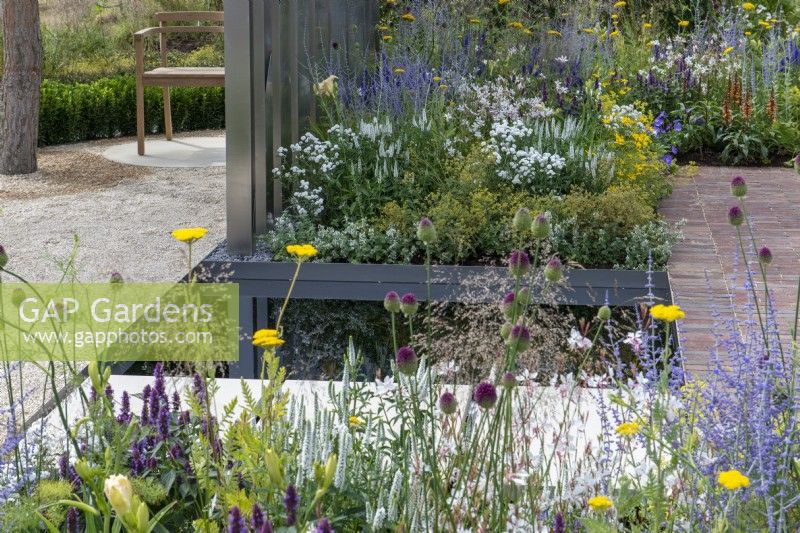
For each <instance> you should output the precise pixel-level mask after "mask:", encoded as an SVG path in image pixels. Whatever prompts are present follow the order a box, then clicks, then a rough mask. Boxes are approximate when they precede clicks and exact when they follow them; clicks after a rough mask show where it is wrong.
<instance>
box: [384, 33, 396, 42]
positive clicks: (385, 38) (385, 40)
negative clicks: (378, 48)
mask: <svg viewBox="0 0 800 533" xmlns="http://www.w3.org/2000/svg"><path fill="white" fill-rule="evenodd" d="M392 39H394V37H392V36H391V35H384V36H383V42H386V43H390V42H392Z"/></svg>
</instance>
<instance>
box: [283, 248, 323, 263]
mask: <svg viewBox="0 0 800 533" xmlns="http://www.w3.org/2000/svg"><path fill="white" fill-rule="evenodd" d="M286 252H287V253H288V254H289V255H293V256H295V257H296V258H298V259H300V260H301V261H302V260H305V259H310V258H312V257H314V256H315V255H317V249H316V248H314V246H313V245H311V244H290V245H288V246H287V247H286Z"/></svg>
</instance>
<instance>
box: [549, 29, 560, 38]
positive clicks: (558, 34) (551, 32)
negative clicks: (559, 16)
mask: <svg viewBox="0 0 800 533" xmlns="http://www.w3.org/2000/svg"><path fill="white" fill-rule="evenodd" d="M547 35H555V36H556V37H561V32H560V31H558V30H547Z"/></svg>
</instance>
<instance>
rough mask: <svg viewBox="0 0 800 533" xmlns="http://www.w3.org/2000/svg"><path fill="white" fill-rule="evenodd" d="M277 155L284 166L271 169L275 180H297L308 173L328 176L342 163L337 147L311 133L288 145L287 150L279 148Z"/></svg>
mask: <svg viewBox="0 0 800 533" xmlns="http://www.w3.org/2000/svg"><path fill="white" fill-rule="evenodd" d="M290 152H291V153H290ZM278 155H279V156H280V157H281V158H283V162H284V163H285V165H284V166H283V168H275V169H273V170H272V173H273V175H274V176H275V177H276V178H284V179H288V180H290V181H294V180H299V179H300V178H301V177H303V176H306V175H307V174H308V173H312V174H315V175H323V176H324V175H328V174H329V173H331V172H333V171H334V170H336V169H337V168H339V166H340V165H341V163H342V160H341V157H340V155H339V145H338V144H337V143H332V142H330V141H323V140H321V139H319V138H318V137H317V136H316V135H314V134H313V133H305V134H304V135H303V136H302V137H300V140H299V141H298V142H296V143H294V144H292V145H290V147H289V150H287V149H286V148H284V147H281V148H279V149H278ZM290 161H291V166H289V162H290Z"/></svg>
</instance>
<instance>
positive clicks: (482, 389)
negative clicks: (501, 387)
mask: <svg viewBox="0 0 800 533" xmlns="http://www.w3.org/2000/svg"><path fill="white" fill-rule="evenodd" d="M472 399H473V400H474V401H475V403H477V404H478V405H480V406H481V407H483V408H484V409H491V408H492V407H494V404H496V403H497V389H496V388H495V387H494V385H492V384H491V383H489V382H488V381H483V382H481V383H478V386H477V387H475V390H474V391H473V392H472Z"/></svg>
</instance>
